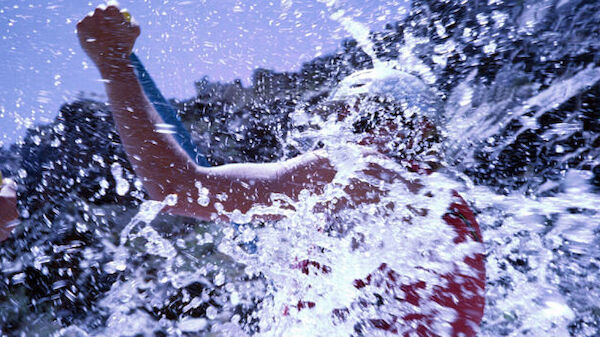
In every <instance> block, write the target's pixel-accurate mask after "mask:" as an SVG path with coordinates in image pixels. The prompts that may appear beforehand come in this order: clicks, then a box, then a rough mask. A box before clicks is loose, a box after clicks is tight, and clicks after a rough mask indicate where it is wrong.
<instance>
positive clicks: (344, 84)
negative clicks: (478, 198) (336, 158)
mask: <svg viewBox="0 0 600 337" xmlns="http://www.w3.org/2000/svg"><path fill="white" fill-rule="evenodd" d="M327 105H329V106H332V107H335V108H334V110H336V113H337V114H338V120H345V119H346V118H350V120H349V121H350V122H352V123H353V127H354V131H355V132H356V133H363V134H364V135H365V136H364V138H363V141H362V143H363V144H374V145H376V146H377V147H378V148H379V150H380V151H383V152H386V153H388V154H390V155H393V156H395V157H400V158H410V159H414V158H415V157H416V156H417V155H420V154H427V152H428V151H429V150H431V148H432V146H433V145H434V144H435V143H438V142H439V132H438V128H437V125H439V123H440V119H441V117H440V116H441V111H442V104H441V102H440V100H439V98H438V97H437V95H436V94H435V93H434V92H433V91H432V90H431V89H430V88H429V86H428V85H427V84H425V83H424V82H423V81H422V80H421V79H419V78H418V77H416V76H414V75H411V74H409V73H406V72H404V71H400V70H396V69H393V68H385V67H382V68H376V69H367V70H361V71H358V72H355V73H353V74H351V75H349V76H348V77H346V78H345V79H343V80H342V81H341V82H340V83H339V84H338V86H337V87H336V89H335V90H334V91H333V92H332V93H331V95H330V96H329V99H328V103H327Z"/></svg>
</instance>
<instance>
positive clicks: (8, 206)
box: [0, 173, 19, 242]
mask: <svg viewBox="0 0 600 337" xmlns="http://www.w3.org/2000/svg"><path fill="white" fill-rule="evenodd" d="M16 191H17V185H16V184H15V182H14V181H13V180H12V179H9V178H6V179H2V174H1V173H0V242H2V241H4V240H6V239H8V237H9V235H10V233H11V232H12V231H13V230H14V228H15V227H16V226H17V223H18V218H19V213H18V211H17V194H16Z"/></svg>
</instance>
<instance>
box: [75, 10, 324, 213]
mask: <svg viewBox="0 0 600 337" xmlns="http://www.w3.org/2000/svg"><path fill="white" fill-rule="evenodd" d="M77 31H78V36H79V41H80V43H81V46H82V48H83V49H84V50H85V52H86V53H87V54H88V56H89V57H90V58H91V59H92V60H93V61H94V63H95V64H96V66H97V67H98V70H99V71H100V74H101V76H102V78H103V79H104V80H105V85H106V92H107V95H108V99H109V102H110V105H111V109H112V112H113V118H114V121H115V124H116V126H117V131H118V132H119V135H120V137H121V141H122V143H123V146H124V148H125V151H126V152H127V155H128V157H129V160H130V162H131V164H132V165H133V167H134V169H135V171H136V173H137V175H138V176H139V177H141V179H142V181H143V183H144V187H145V188H146V190H147V191H148V193H149V194H150V196H151V198H152V199H155V200H163V199H164V198H165V197H166V196H168V195H170V194H176V195H177V196H178V203H177V204H176V205H175V206H173V207H171V208H168V209H167V211H169V212H171V213H176V214H181V215H187V216H195V217H198V218H204V219H208V218H210V217H211V216H212V215H213V214H215V213H217V209H218V208H221V207H222V208H223V210H224V211H229V212H231V211H233V210H235V209H238V210H240V211H241V212H242V213H244V212H247V211H248V210H249V209H250V208H251V207H252V206H254V205H255V204H267V205H268V204H270V195H271V193H282V194H285V195H288V196H290V197H292V198H294V197H296V196H297V194H298V193H299V191H300V190H301V189H304V188H308V189H311V190H315V191H317V190H319V189H320V188H321V187H322V185H323V184H325V183H327V182H329V181H331V180H332V179H333V176H334V175H335V172H334V171H333V168H332V167H331V166H330V165H329V162H328V161H327V160H326V159H325V158H322V157H319V156H317V155H314V154H312V155H306V156H303V157H300V158H297V159H294V160H292V161H289V162H286V163H279V164H236V165H225V166H222V167H215V168H202V167H198V166H197V165H196V164H195V163H194V162H193V161H192V159H191V158H189V156H188V155H187V154H186V153H185V151H184V150H183V149H182V148H181V147H180V146H179V144H178V143H177V142H176V140H175V139H174V138H173V137H172V136H171V135H170V134H169V133H161V132H159V131H160V130H159V129H158V128H159V127H160V124H162V123H163V121H162V119H161V118H160V116H159V114H158V113H157V112H156V110H155V109H154V107H153V106H152V104H151V103H150V102H149V101H148V99H147V97H146V96H145V94H144V92H143V90H142V87H141V86H140V84H139V82H138V80H137V77H136V75H135V73H134V71H133V68H132V66H131V64H130V61H129V54H130V53H131V50H132V48H133V44H134V43H135V40H136V38H137V37H138V36H139V34H140V28H139V27H138V26H137V25H133V24H131V23H129V22H128V21H126V20H125V18H124V17H123V15H122V14H121V13H120V11H119V9H118V8H116V7H114V6H109V7H107V8H106V9H96V11H95V12H94V14H93V15H91V16H87V17H85V18H84V19H83V20H82V21H81V22H79V24H78V25H77ZM206 196H208V203H207V202H206V200H205V199H206V198H205V197H206ZM217 196H219V197H218V198H217ZM217 203H218V204H220V205H218V204H217ZM267 217H268V216H267Z"/></svg>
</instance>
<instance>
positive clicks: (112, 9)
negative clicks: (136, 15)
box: [105, 5, 125, 20]
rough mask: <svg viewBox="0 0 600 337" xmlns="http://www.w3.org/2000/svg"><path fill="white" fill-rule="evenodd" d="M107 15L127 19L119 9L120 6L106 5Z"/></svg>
mask: <svg viewBox="0 0 600 337" xmlns="http://www.w3.org/2000/svg"><path fill="white" fill-rule="evenodd" d="M105 13H106V16H112V17H117V18H118V17H122V18H123V20H125V17H123V15H122V14H121V11H120V10H119V8H117V7H116V6H113V5H111V6H108V7H106V11H105Z"/></svg>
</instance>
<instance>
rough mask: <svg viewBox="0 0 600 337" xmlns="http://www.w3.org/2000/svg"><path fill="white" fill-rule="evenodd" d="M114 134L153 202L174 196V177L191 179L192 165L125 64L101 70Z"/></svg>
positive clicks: (128, 66)
mask: <svg viewBox="0 0 600 337" xmlns="http://www.w3.org/2000/svg"><path fill="white" fill-rule="evenodd" d="M99 68H100V72H101V74H102V77H103V79H104V80H106V93H107V96H108V99H109V103H110V106H111V109H112V112H113V119H114V121H115V124H116V127H117V131H118V133H119V136H120V138H121V142H122V143H123V147H124V148H125V151H126V153H127V155H128V158H129V161H130V162H131V164H132V165H133V167H134V169H135V172H136V174H137V175H138V176H139V177H140V178H141V179H142V181H143V183H144V187H145V188H146V190H147V191H148V193H149V194H150V196H151V198H153V199H163V198H164V197H166V196H167V195H168V194H171V193H177V192H178V191H177V190H176V189H177V186H178V183H175V182H174V181H173V180H174V179H175V178H176V177H182V176H184V177H193V176H194V174H193V172H192V171H193V170H194V169H195V164H194V163H193V162H192V161H191V159H190V158H189V157H188V155H187V154H186V153H185V151H184V150H183V149H181V147H180V146H179V145H178V144H177V141H176V140H175V139H174V138H173V137H172V136H171V135H170V134H168V133H160V132H157V125H159V124H161V123H163V121H162V119H161V117H160V116H159V114H158V112H156V110H155V109H154V107H153V106H152V104H151V103H150V102H149V101H148V99H147V97H146V95H145V94H144V91H143V89H142V87H141V85H140V83H139V82H138V80H137V77H136V75H135V73H134V71H133V68H132V66H131V64H130V63H129V62H128V60H122V61H119V62H113V63H112V64H111V65H110V66H108V65H107V66H103V67H102V66H101V67H99Z"/></svg>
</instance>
